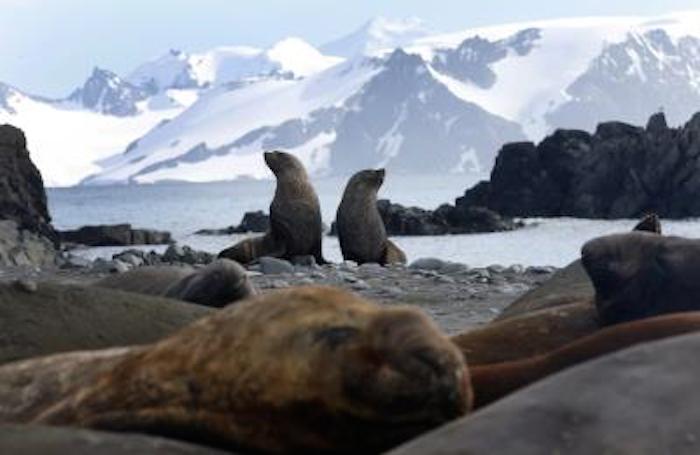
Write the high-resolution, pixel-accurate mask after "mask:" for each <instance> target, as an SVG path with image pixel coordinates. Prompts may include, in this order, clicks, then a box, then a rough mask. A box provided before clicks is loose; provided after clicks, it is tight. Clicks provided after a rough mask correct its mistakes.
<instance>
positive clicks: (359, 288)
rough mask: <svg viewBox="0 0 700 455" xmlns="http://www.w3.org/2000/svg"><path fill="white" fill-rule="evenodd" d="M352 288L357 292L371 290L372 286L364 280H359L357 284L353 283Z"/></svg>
mask: <svg viewBox="0 0 700 455" xmlns="http://www.w3.org/2000/svg"><path fill="white" fill-rule="evenodd" d="M352 288H353V289H354V290H356V291H366V290H367V289H370V288H371V286H370V285H369V284H367V282H366V281H364V280H357V281H356V282H355V283H353V285H352Z"/></svg>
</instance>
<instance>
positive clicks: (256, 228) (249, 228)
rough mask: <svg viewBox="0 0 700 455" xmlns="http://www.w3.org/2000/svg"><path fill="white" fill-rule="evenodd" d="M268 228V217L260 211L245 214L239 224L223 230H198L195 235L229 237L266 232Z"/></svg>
mask: <svg viewBox="0 0 700 455" xmlns="http://www.w3.org/2000/svg"><path fill="white" fill-rule="evenodd" d="M269 228H270V216H269V215H267V214H266V213H265V212H263V211H262V210H257V211H255V212H246V213H245V214H244V215H243V219H242V220H241V224H239V225H238V226H229V227H226V228H223V229H200V230H199V231H197V232H195V234H197V235H231V234H245V233H248V232H267V230H268V229H269Z"/></svg>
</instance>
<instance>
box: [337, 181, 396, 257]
mask: <svg viewBox="0 0 700 455" xmlns="http://www.w3.org/2000/svg"><path fill="white" fill-rule="evenodd" d="M384 175H385V171H384V169H379V170H364V171H360V172H358V173H356V174H355V175H353V176H352V177H351V178H350V181H348V184H347V186H346V187H345V192H344V193H343V199H342V200H341V202H340V206H339V207H338V213H337V214H336V226H337V230H338V240H339V241H340V249H341V251H342V253H343V258H345V260H348V261H355V262H357V263H358V264H364V263H367V262H376V263H379V264H382V265H385V264H391V263H399V264H405V263H406V255H405V254H404V252H403V251H401V249H400V248H399V247H398V246H396V245H395V244H394V243H393V242H391V241H390V240H389V239H388V238H387V235H386V228H385V226H384V221H383V220H382V217H381V215H380V214H379V209H377V191H378V190H379V188H380V187H381V186H382V183H384Z"/></svg>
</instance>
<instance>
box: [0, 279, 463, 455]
mask: <svg viewBox="0 0 700 455" xmlns="http://www.w3.org/2000/svg"><path fill="white" fill-rule="evenodd" d="M470 404H471V390H470V388H469V386H468V373H467V370H466V366H465V365H464V362H463V359H462V356H461V354H460V353H459V351H458V350H457V349H456V347H455V346H454V345H453V344H452V343H450V341H449V340H448V339H447V338H445V337H444V336H443V335H442V334H441V332H440V331H439V329H438V328H437V327H436V326H435V325H434V324H433V323H432V322H431V321H430V320H429V319H428V318H427V317H426V316H425V315H423V314H422V313H420V312H418V311H416V310H414V309H410V308H383V307H380V306H378V305H374V304H371V303H369V302H367V301H365V300H363V299H361V298H360V297H358V296H356V295H354V294H351V293H348V292H345V291H342V290H338V289H332V288H324V287H309V288H297V289H289V290H284V291H279V292H276V293H270V294H267V295H265V296H261V297H257V298H255V299H251V300H248V301H245V302H241V303H240V304H238V305H232V306H229V307H227V308H224V309H223V310H221V311H219V312H217V313H215V314H213V315H211V316H208V317H206V318H204V319H202V320H200V321H198V322H195V323H194V324H192V325H190V326H189V327H187V328H185V329H183V330H182V331H180V332H178V333H177V334H175V335H173V336H171V337H169V338H166V339H164V340H162V341H160V342H157V343H154V344H152V345H147V346H143V347H132V348H122V349H114V350H106V351H93V352H78V353H70V354H63V355H56V356H51V357H46V358H40V359H32V360H27V361H23V362H18V363H14V364H9V365H6V366H4V367H3V368H0V422H24V423H32V424H53V425H67V426H80V427H91V428H96V429H107V430H121V431H135V432H145V433H154V434H160V435H165V436H171V437H176V438H179V439H183V438H184V439H190V440H192V441H195V442H199V443H207V444H210V445H217V446H222V447H226V448H229V449H236V448H244V449H248V450H256V451H257V450H260V451H268V452H308V451H327V452H344V453H373V452H378V451H382V450H385V449H387V448H389V447H392V446H393V445H395V444H397V443H399V442H401V441H404V440H407V439H410V438H411V437H413V436H416V435H417V434H420V433H421V432H423V431H426V430H428V429H430V428H432V427H435V426H437V425H439V424H441V423H443V422H445V421H448V420H451V419H453V418H456V417H458V416H459V415H461V414H464V413H465V412H466V411H467V409H468V408H469V407H470Z"/></svg>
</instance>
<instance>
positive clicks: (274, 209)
mask: <svg viewBox="0 0 700 455" xmlns="http://www.w3.org/2000/svg"><path fill="white" fill-rule="evenodd" d="M264 158H265V163H266V164H267V167H269V168H270V170H271V171H272V172H273V173H274V174H275V177H276V178H277V187H276V188H275V196H274V198H273V199H272V203H271V204H270V230H269V232H267V233H266V234H265V235H264V236H262V237H261V238H256V239H254V240H251V239H246V240H243V241H242V242H239V243H238V244H236V245H234V246H233V247H231V248H227V249H226V250H223V251H222V252H221V253H219V257H225V258H228V259H233V260H235V261H238V262H240V263H242V264H248V263H250V262H253V261H254V260H255V259H257V258H259V257H261V256H272V257H279V258H283V259H292V258H294V257H295V256H308V255H311V256H314V258H315V259H316V262H317V263H318V264H325V263H326V260H325V259H324V258H323V253H322V245H321V243H322V241H323V222H322V220H321V205H320V203H319V201H318V195H317V194H316V190H314V187H313V185H312V184H311V181H310V180H309V176H308V174H307V173H306V169H304V165H303V164H302V163H301V161H299V160H298V159H297V158H296V157H295V156H294V155H291V154H289V153H284V152H265V153H264Z"/></svg>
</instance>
